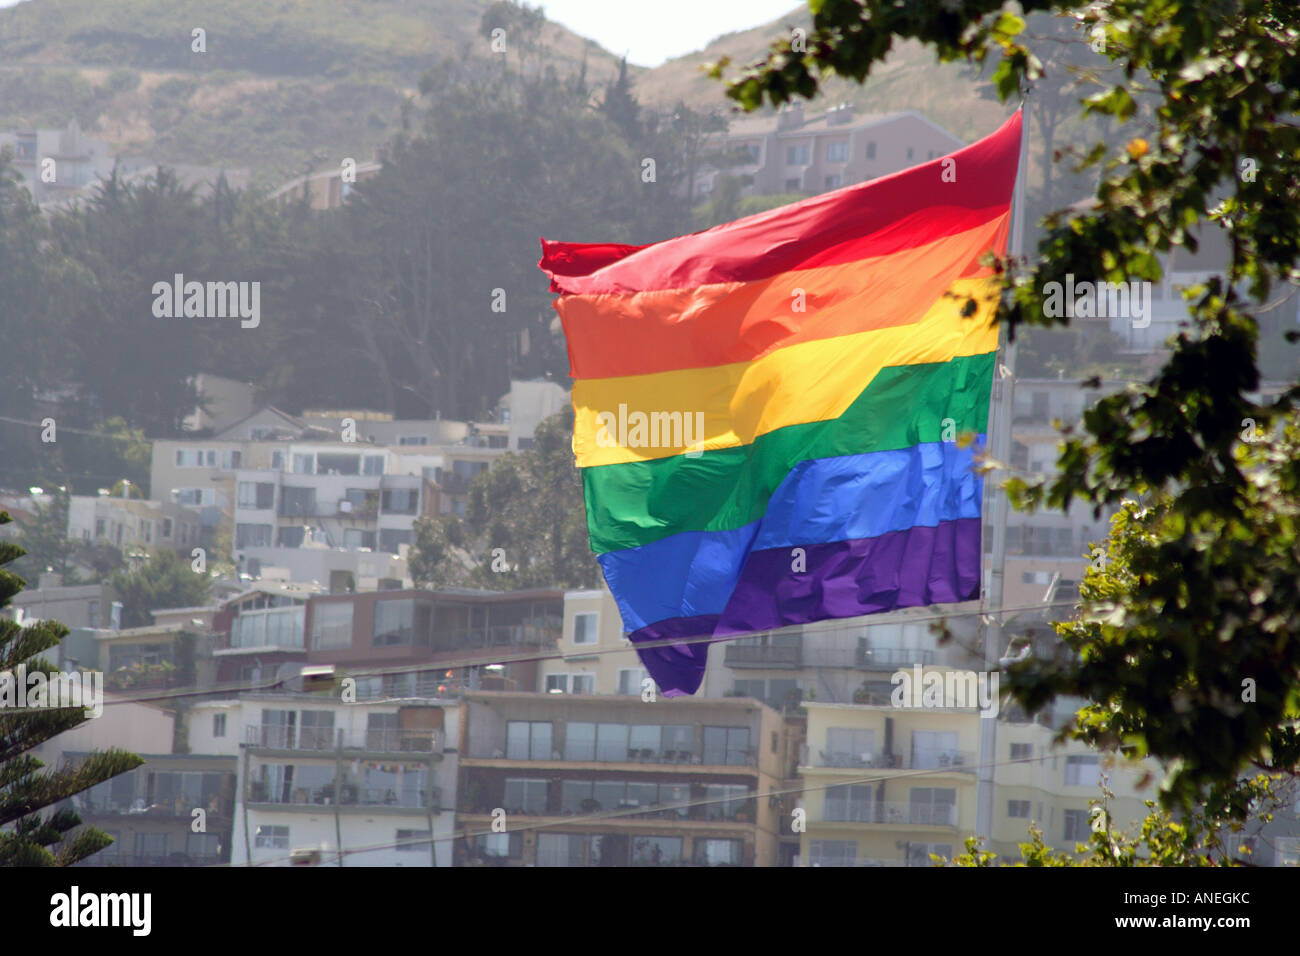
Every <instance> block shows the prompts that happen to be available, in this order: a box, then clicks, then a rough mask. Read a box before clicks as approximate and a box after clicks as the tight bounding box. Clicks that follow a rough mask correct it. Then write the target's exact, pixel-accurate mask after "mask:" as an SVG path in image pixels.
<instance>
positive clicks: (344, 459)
mask: <svg viewBox="0 0 1300 956" xmlns="http://www.w3.org/2000/svg"><path fill="white" fill-rule="evenodd" d="M316 474H318V475H359V474H361V456H360V455H328V454H326V453H325V452H321V453H320V454H318V455H317V456H316Z"/></svg>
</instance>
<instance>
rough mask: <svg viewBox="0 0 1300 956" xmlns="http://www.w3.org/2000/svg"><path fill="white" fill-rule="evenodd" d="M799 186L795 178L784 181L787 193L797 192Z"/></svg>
mask: <svg viewBox="0 0 1300 956" xmlns="http://www.w3.org/2000/svg"><path fill="white" fill-rule="evenodd" d="M800 188H801V186H800V183H799V180H797V179H787V180H786V181H785V191H786V192H788V193H794V192H798V191H799V190H800Z"/></svg>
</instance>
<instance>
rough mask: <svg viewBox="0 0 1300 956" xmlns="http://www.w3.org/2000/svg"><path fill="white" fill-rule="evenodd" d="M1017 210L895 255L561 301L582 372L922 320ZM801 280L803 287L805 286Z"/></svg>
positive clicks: (974, 273) (708, 359) (681, 363)
mask: <svg viewBox="0 0 1300 956" xmlns="http://www.w3.org/2000/svg"><path fill="white" fill-rule="evenodd" d="M1009 222H1010V216H1009V214H1008V215H1002V216H999V217H997V218H995V219H992V220H990V221H988V222H986V223H983V224H981V225H980V226H978V227H976V228H974V229H970V230H967V231H966V232H962V233H957V234H955V235H952V236H945V237H943V238H941V239H936V240H935V241H933V242H930V243H927V244H925V245H922V246H916V247H914V248H911V249H904V250H902V251H899V252H895V253H893V254H891V255H888V256H880V257H876V258H872V259H862V260H859V261H857V262H849V263H841V264H837V265H830V266H823V267H819V268H814V269H802V270H798V271H793V272H786V273H782V274H781V275H777V276H773V277H771V278H768V279H756V280H753V281H750V282H726V283H718V284H716V285H706V286H701V287H700V288H698V289H688V290H683V289H670V290H663V291H650V292H632V293H623V294H599V295H570V296H563V297H561V298H560V299H557V300H556V302H555V308H556V310H557V311H558V312H559V313H560V317H561V318H562V320H563V322H564V332H565V337H566V339H567V340H568V343H569V361H570V374H571V375H572V376H573V378H575V379H591V378H616V377H621V376H626V375H646V374H651V373H655V372H668V371H674V370H678V369H688V368H712V367H715V366H719V365H729V364H732V363H735V362H749V361H753V360H754V359H757V358H761V357H762V356H764V355H766V354H768V353H769V352H772V351H774V350H776V349H779V348H784V347H786V346H788V345H795V344H797V343H800V342H812V341H817V340H819V339H828V338H835V337H837V336H842V335H851V334H854V333H856V332H866V331H870V330H872V329H882V328H889V327H892V326H896V325H905V324H908V323H911V322H916V321H917V319H918V318H919V317H920V316H922V315H924V314H925V312H926V310H927V309H929V308H930V307H931V306H932V305H933V304H934V302H935V300H936V299H937V298H939V297H940V296H941V295H942V294H943V292H944V291H945V290H946V289H948V288H949V287H950V286H951V285H952V284H953V283H954V282H955V281H957V280H958V279H967V278H978V277H982V276H986V275H988V274H989V272H988V269H987V268H986V267H983V266H981V265H980V264H979V259H980V257H981V256H982V255H983V254H984V253H985V252H987V251H989V250H990V249H995V248H996V249H1002V248H1005V244H1006V235H1007V228H1008V224H1009ZM800 290H801V291H802V295H801V296H800V295H799V292H800ZM799 304H802V306H803V311H796V307H797V306H798V305H799Z"/></svg>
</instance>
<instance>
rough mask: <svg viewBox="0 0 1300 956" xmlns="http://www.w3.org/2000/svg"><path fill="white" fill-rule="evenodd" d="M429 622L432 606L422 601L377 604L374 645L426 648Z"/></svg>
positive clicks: (404, 599)
mask: <svg viewBox="0 0 1300 956" xmlns="http://www.w3.org/2000/svg"><path fill="white" fill-rule="evenodd" d="M432 619H433V607H432V605H430V604H428V603H427V602H425V601H416V600H414V599H412V598H403V599H401V600H396V601H376V602H375V640H374V646H375V647H392V646H398V645H400V646H403V647H410V646H412V645H417V646H421V647H428V645H429V630H430V626H431V622H432Z"/></svg>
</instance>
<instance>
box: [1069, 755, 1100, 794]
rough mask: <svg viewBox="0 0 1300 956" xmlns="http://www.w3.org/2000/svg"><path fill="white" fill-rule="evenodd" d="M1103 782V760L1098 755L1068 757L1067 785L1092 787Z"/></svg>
mask: <svg viewBox="0 0 1300 956" xmlns="http://www.w3.org/2000/svg"><path fill="white" fill-rule="evenodd" d="M1100 782H1101V760H1100V758H1098V757H1078V756H1075V757H1066V758H1065V785H1066V786H1067V787H1091V786H1094V785H1096V784H1098V783H1100Z"/></svg>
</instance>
